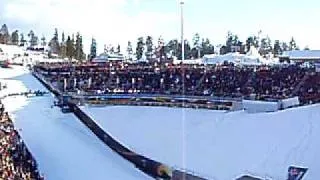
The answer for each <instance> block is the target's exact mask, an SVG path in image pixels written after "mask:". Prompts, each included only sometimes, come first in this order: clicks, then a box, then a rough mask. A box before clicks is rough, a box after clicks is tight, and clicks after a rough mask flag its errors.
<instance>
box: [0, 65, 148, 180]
mask: <svg viewBox="0 0 320 180" xmlns="http://www.w3.org/2000/svg"><path fill="white" fill-rule="evenodd" d="M4 78H6V79H4ZM0 81H1V82H4V83H6V84H7V86H8V89H5V90H3V91H0V96H2V95H4V94H7V93H13V92H22V91H25V90H29V89H30V90H45V88H44V87H43V86H42V85H41V84H40V83H39V82H38V81H37V80H36V79H35V78H33V77H32V75H30V74H28V73H27V71H26V70H25V69H24V68H23V67H14V68H13V69H2V68H0ZM2 101H3V103H4V104H5V108H6V110H8V111H9V113H10V115H11V117H13V121H14V124H15V126H16V128H17V129H18V130H19V133H20V135H21V136H22V139H23V140H24V141H25V143H26V145H27V146H28V148H29V149H30V151H31V153H32V154H33V155H34V156H35V158H36V161H37V162H38V164H39V169H40V171H41V173H43V174H44V176H45V178H46V179H48V180H57V179H58V180H64V179H65V180H71V179H76V180H82V179H83V180H85V179H97V180H102V179H137V180H138V179H139V180H140V179H150V178H149V177H148V176H147V175H145V174H143V173H142V172H140V171H139V170H137V169H136V168H135V167H134V166H133V165H132V164H130V163H128V162H127V161H126V160H124V159H122V158H121V157H120V156H118V155H117V154H115V153H114V152H113V151H111V150H110V149H109V148H108V147H107V146H105V145H104V144H103V143H102V142H101V141H100V140H99V139H98V138H97V137H95V135H94V134H93V133H91V132H90V130H88V129H87V128H86V127H85V126H84V125H83V124H82V123H81V122H80V121H79V120H78V119H77V118H76V117H75V116H74V115H72V114H63V113H61V111H60V109H59V108H55V107H54V108H52V107H51V106H52V104H53V101H54V97H53V96H52V95H47V96H45V97H35V98H26V97H22V96H20V97H9V98H6V99H4V100H2Z"/></svg>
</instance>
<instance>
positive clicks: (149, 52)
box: [146, 36, 153, 60]
mask: <svg viewBox="0 0 320 180" xmlns="http://www.w3.org/2000/svg"><path fill="white" fill-rule="evenodd" d="M152 40H153V39H152V37H151V36H147V39H146V48H147V52H146V57H147V59H148V60H150V59H151V58H152V55H153V42H152Z"/></svg>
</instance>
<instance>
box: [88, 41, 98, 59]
mask: <svg viewBox="0 0 320 180" xmlns="http://www.w3.org/2000/svg"><path fill="white" fill-rule="evenodd" d="M96 56H97V42H96V40H95V39H94V38H92V41H91V46H90V55H89V60H92V59H93V58H95V57H96Z"/></svg>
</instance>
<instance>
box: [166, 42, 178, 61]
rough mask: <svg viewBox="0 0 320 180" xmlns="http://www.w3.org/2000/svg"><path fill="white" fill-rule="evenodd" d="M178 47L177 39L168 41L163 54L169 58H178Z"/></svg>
mask: <svg viewBox="0 0 320 180" xmlns="http://www.w3.org/2000/svg"><path fill="white" fill-rule="evenodd" d="M179 45H180V43H178V40H177V39H173V40H170V41H169V42H168V44H167V45H166V47H165V52H166V53H167V54H170V55H171V56H174V57H178V50H179Z"/></svg>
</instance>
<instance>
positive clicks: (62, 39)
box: [61, 32, 65, 43]
mask: <svg viewBox="0 0 320 180" xmlns="http://www.w3.org/2000/svg"><path fill="white" fill-rule="evenodd" d="M61 36H62V38H61V42H62V43H64V41H65V39H64V32H62V35H61Z"/></svg>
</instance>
